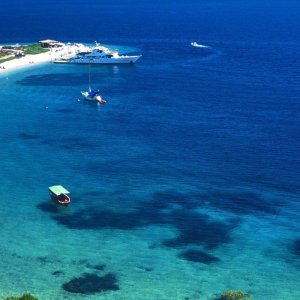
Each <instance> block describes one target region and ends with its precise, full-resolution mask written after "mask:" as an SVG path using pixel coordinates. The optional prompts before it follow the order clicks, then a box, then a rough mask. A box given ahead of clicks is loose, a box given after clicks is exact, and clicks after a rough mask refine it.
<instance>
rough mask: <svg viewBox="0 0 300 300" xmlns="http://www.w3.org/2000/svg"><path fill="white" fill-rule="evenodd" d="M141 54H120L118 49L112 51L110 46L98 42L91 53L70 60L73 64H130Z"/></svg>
mask: <svg viewBox="0 0 300 300" xmlns="http://www.w3.org/2000/svg"><path fill="white" fill-rule="evenodd" d="M140 57H141V55H120V54H119V53H118V51H111V50H109V49H108V48H106V47H104V46H101V45H99V44H98V43H96V47H93V48H92V51H91V53H87V54H84V55H77V56H76V57H73V58H71V59H70V60H69V63H71V64H130V63H135V62H136V61H137V60H138V59H139V58H140Z"/></svg>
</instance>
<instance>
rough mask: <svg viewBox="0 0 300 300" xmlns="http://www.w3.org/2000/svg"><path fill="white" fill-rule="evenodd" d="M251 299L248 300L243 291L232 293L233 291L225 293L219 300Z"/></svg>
mask: <svg viewBox="0 0 300 300" xmlns="http://www.w3.org/2000/svg"><path fill="white" fill-rule="evenodd" d="M251 299H252V298H250V297H249V296H248V295H247V294H246V293H244V292H243V291H234V290H230V291H225V292H224V293H223V294H222V295H221V297H220V300H251ZM252 300H253V299H252Z"/></svg>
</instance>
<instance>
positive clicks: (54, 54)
mask: <svg viewBox="0 0 300 300" xmlns="http://www.w3.org/2000/svg"><path fill="white" fill-rule="evenodd" d="M76 49H77V48H76V46H69V45H68V46H64V47H61V48H59V49H50V50H49V51H48V52H46V53H40V54H28V55H26V56H24V57H20V58H15V59H13V60H9V61H5V62H3V63H0V74H1V73H4V72H8V71H11V70H17V69H21V68H24V67H29V66H32V65H36V64H41V63H46V62H51V61H53V60H55V59H57V58H60V57H61V56H64V55H70V54H73V53H74V54H75V53H76V52H75V51H76Z"/></svg>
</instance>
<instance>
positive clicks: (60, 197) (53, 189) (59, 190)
mask: <svg viewBox="0 0 300 300" xmlns="http://www.w3.org/2000/svg"><path fill="white" fill-rule="evenodd" d="M49 193H50V197H51V199H52V200H53V201H54V202H55V203H56V204H58V205H64V206H68V205H69V204H70V203H71V198H70V196H69V194H70V192H69V191H68V190H67V189H65V188H64V187H63V186H62V185H53V186H50V187H49Z"/></svg>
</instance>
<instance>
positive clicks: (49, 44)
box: [39, 40, 65, 48]
mask: <svg viewBox="0 0 300 300" xmlns="http://www.w3.org/2000/svg"><path fill="white" fill-rule="evenodd" d="M39 43H40V44H41V46H42V47H43V48H58V47H63V46H64V45H65V44H64V43H61V42H58V41H55V40H43V41H39Z"/></svg>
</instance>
